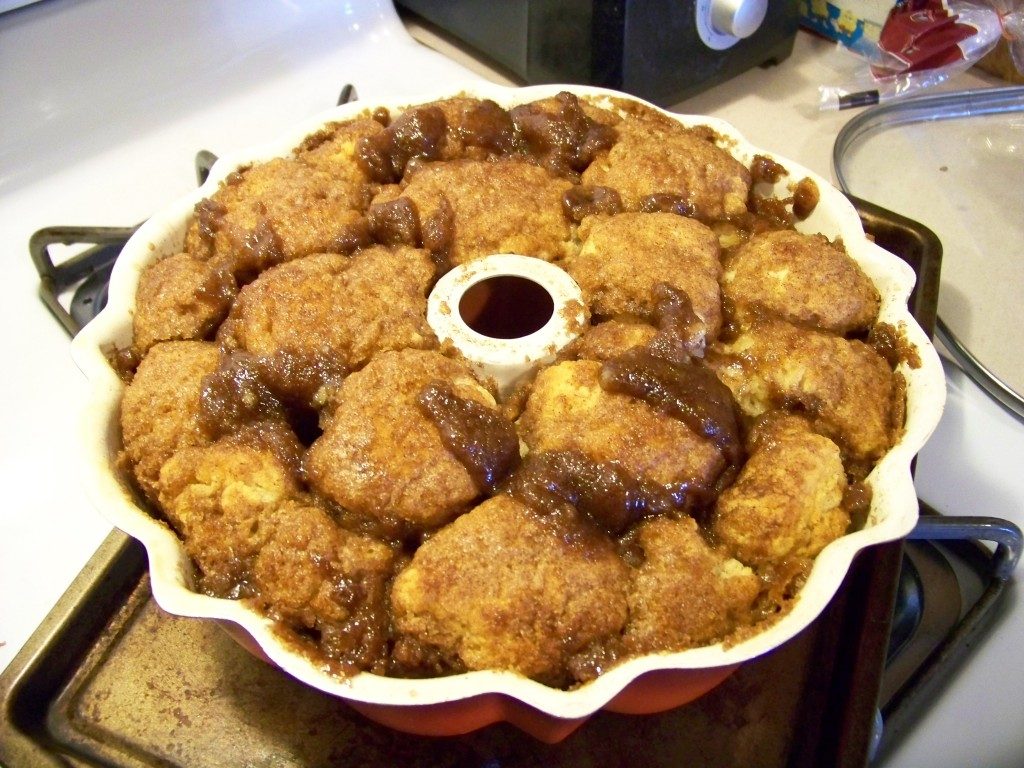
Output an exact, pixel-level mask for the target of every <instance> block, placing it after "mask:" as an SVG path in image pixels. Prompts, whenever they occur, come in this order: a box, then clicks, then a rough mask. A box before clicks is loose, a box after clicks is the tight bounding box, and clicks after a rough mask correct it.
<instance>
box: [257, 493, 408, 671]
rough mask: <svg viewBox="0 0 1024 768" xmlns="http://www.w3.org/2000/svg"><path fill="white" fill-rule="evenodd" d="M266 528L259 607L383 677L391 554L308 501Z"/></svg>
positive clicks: (286, 506)
mask: <svg viewBox="0 0 1024 768" xmlns="http://www.w3.org/2000/svg"><path fill="white" fill-rule="evenodd" d="M262 527H263V528H264V529H266V531H267V533H266V540H265V542H264V543H263V545H262V546H261V547H260V549H259V552H258V553H257V554H256V556H255V558H254V560H253V565H252V581H253V584H254V586H255V587H256V589H257V598H256V599H257V602H258V603H259V604H260V605H261V606H263V607H264V609H265V610H266V611H267V612H268V613H269V615H270V616H271V617H273V618H276V619H279V620H283V621H285V622H288V623H289V624H290V625H292V626H297V627H302V628H306V629H310V630H314V631H316V632H318V633H320V638H321V639H320V643H321V646H324V647H325V649H327V650H329V651H330V652H331V654H332V655H333V656H335V657H336V658H337V657H340V658H344V659H347V660H348V661H350V662H351V663H354V664H355V665H356V666H357V667H358V668H361V669H373V670H374V671H378V672H382V671H383V667H384V660H383V650H384V643H385V642H386V639H387V624H388V620H387V616H388V614H387V590H386V586H385V582H386V580H387V579H388V578H389V577H390V575H391V566H392V561H393V553H392V551H391V549H389V548H388V547H387V546H385V545H384V544H382V543H381V542H379V541H377V540H375V539H372V538H369V537H367V536H360V535H358V534H355V533H352V532H350V531H346V530H345V529H343V528H340V527H339V526H338V524H337V523H336V522H335V521H334V520H333V519H332V518H331V517H330V515H328V514H327V512H326V511H324V510H323V509H322V508H321V507H320V506H318V505H317V504H315V503H314V502H313V501H312V500H310V499H305V498H301V499H290V500H287V501H285V502H283V503H282V504H280V505H279V506H277V507H276V508H275V509H273V510H272V511H269V512H268V513H267V514H265V515H264V516H263V519H262Z"/></svg>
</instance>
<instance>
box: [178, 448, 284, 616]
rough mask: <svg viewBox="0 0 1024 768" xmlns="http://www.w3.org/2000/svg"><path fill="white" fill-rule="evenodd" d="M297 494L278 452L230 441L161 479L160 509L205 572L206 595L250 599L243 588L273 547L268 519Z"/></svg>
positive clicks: (196, 453)
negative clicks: (259, 557) (264, 551)
mask: <svg viewBox="0 0 1024 768" xmlns="http://www.w3.org/2000/svg"><path fill="white" fill-rule="evenodd" d="M298 492H299V486H298V483H297V481H296V479H295V477H294V475H293V473H292V472H291V470H290V469H289V468H288V467H287V466H286V465H285V463H284V462H282V461H281V460H280V459H279V458H278V457H277V456H275V455H274V453H273V452H272V451H270V450H267V449H261V448H258V447H254V446H250V445H244V444H240V443H237V442H234V441H231V440H223V439H222V440H218V441H217V442H216V443H213V444H211V445H206V446H201V447H193V448H185V449H183V450H181V451H178V452H177V453H176V454H174V456H172V457H171V458H170V459H169V460H168V461H167V463H166V464H164V466H163V469H162V470H161V472H160V483H159V501H160V506H161V508H162V509H163V510H164V514H165V515H166V516H167V519H168V520H169V521H170V523H171V525H172V526H173V527H174V528H175V530H177V531H178V532H179V533H180V534H181V536H182V538H183V539H184V541H185V549H186V551H187V552H188V553H189V555H190V556H191V557H192V559H193V560H194V561H195V562H196V564H197V565H198V566H199V569H200V571H201V573H202V577H201V580H200V583H201V586H202V588H203V590H204V591H206V592H209V593H211V594H214V595H218V596H221V597H244V596H247V595H244V594H241V593H240V592H239V590H240V589H242V587H241V586H240V585H244V584H247V583H248V581H249V579H248V576H249V571H250V568H251V566H252V562H253V558H255V556H256V554H257V553H258V552H259V551H260V548H261V547H262V546H263V543H264V542H265V541H266V538H267V535H268V532H269V531H268V528H267V527H266V525H265V522H264V519H265V516H266V514H267V512H268V510H273V509H275V508H276V507H277V506H278V505H279V504H281V502H282V501H284V500H285V499H287V498H289V497H291V496H294V495H295V494H297V493H298Z"/></svg>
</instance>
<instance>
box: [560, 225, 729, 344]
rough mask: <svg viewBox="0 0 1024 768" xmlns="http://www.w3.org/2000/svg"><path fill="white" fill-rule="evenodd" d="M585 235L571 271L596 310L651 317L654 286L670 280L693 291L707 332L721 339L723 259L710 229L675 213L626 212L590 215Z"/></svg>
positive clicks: (692, 297) (569, 265)
mask: <svg viewBox="0 0 1024 768" xmlns="http://www.w3.org/2000/svg"><path fill="white" fill-rule="evenodd" d="M580 236H581V238H583V245H582V246H581V247H580V251H579V253H578V254H577V255H575V256H573V257H571V258H570V259H569V260H568V262H567V263H566V270H567V271H568V272H569V274H570V275H572V277H573V279H575V280H576V282H577V283H578V284H579V286H580V288H581V289H582V291H583V296H584V298H585V299H586V300H587V302H588V303H589V305H590V309H591V311H592V312H593V313H594V314H595V315H597V316H598V317H614V316H615V315H624V314H625V315H634V316H639V317H644V318H649V317H652V316H653V314H654V310H655V298H654V287H655V286H656V285H658V284H659V283H666V284H668V285H670V286H672V287H674V288H677V289H680V290H682V291H683V292H685V293H686V294H687V296H689V298H690V303H691V304H692V305H693V310H694V312H695V313H696V314H697V317H698V318H700V320H701V321H702V324H703V326H704V333H705V335H706V336H707V337H709V340H713V339H715V338H717V336H718V331H719V329H720V328H721V325H722V301H721V297H720V295H719V287H718V278H719V275H720V273H721V264H720V262H719V260H718V238H717V237H715V234H714V233H713V232H712V231H711V230H710V229H708V228H707V227H705V226H704V225H703V224H701V223H700V222H698V221H695V220H693V219H688V218H685V217H683V216H677V215H676V214H673V213H621V214H618V215H617V216H610V217H599V218H595V219H587V220H585V221H584V224H583V226H581V227H580ZM638 254H643V256H642V257H638Z"/></svg>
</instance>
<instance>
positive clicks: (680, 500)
mask: <svg viewBox="0 0 1024 768" xmlns="http://www.w3.org/2000/svg"><path fill="white" fill-rule="evenodd" d="M503 490H504V492H505V493H508V494H510V495H511V496H513V497H515V498H516V499H518V500H519V501H522V502H523V503H524V504H527V505H529V506H530V507H532V508H533V509H535V510H538V511H540V512H543V513H545V514H555V513H558V512H559V511H560V510H563V509H564V508H565V507H566V506H570V507H574V508H575V509H576V510H577V511H578V512H580V513H581V514H583V515H586V516H587V517H589V518H590V519H591V520H592V521H593V522H595V523H596V524H597V525H598V526H599V527H601V528H602V529H604V530H605V531H606V532H607V533H609V534H611V535H613V536H614V535H618V534H620V533H622V532H623V531H625V530H626V529H628V528H629V527H630V526H631V525H632V524H633V523H635V522H636V521H637V520H640V519H642V518H644V517H649V516H651V515H657V514H662V513H665V512H668V511H670V510H677V509H681V510H685V509H687V508H688V507H692V506H694V504H695V502H696V500H697V497H698V496H701V495H702V494H701V493H700V490H699V489H696V488H694V487H693V486H690V485H687V484H685V483H679V484H676V485H671V486H661V485H658V484H657V483H653V482H650V481H648V480H645V479H643V478H636V477H633V476H632V475H630V474H629V473H627V472H626V471H625V470H623V469H622V467H621V466H619V465H618V464H616V463H614V462H596V461H593V460H591V459H589V458H588V457H587V456H585V455H583V454H582V453H580V452H579V451H544V452H541V453H533V454H529V455H528V456H527V457H526V459H525V460H524V461H523V464H522V466H521V467H520V469H519V470H518V471H516V472H515V473H514V474H512V476H511V477H510V478H509V480H508V482H507V483H506V485H505V486H504V488H503Z"/></svg>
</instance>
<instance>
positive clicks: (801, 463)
mask: <svg viewBox="0 0 1024 768" xmlns="http://www.w3.org/2000/svg"><path fill="white" fill-rule="evenodd" d="M757 429H758V431H759V432H760V434H757V435H755V437H754V443H755V448H754V451H753V452H752V454H751V455H750V458H749V459H748V460H747V463H746V465H745V466H744V467H743V470H742V471H741V472H740V476H739V478H738V479H737V481H736V483H735V484H734V485H732V486H731V487H729V488H727V489H726V490H725V492H724V493H722V495H721V496H720V497H719V499H718V503H717V504H716V505H715V514H714V518H713V521H712V531H713V532H714V534H715V536H716V537H717V539H718V540H719V541H720V542H722V544H723V545H724V546H725V547H726V548H727V549H728V550H729V551H730V552H732V553H733V555H734V556H735V557H736V558H737V559H738V560H740V561H742V562H743V563H745V564H747V565H749V566H752V567H755V568H765V567H770V566H771V565H772V564H775V563H781V562H783V561H785V560H787V559H789V558H794V557H802V558H812V557H814V556H815V555H817V554H818V553H819V552H820V551H821V550H822V549H823V548H824V547H825V545H827V544H829V543H830V542H832V541H833V540H835V539H837V538H839V537H840V536H842V535H843V533H845V532H846V529H847V527H848V526H849V524H850V516H849V515H848V514H847V512H846V510H845V509H844V508H843V506H842V502H843V493H844V492H845V490H846V473H845V471H844V469H843V462H842V459H841V457H840V453H839V448H838V446H836V444H835V443H833V442H832V441H831V440H829V439H828V438H827V437H822V436H821V435H817V434H815V433H814V432H812V431H811V429H810V426H809V425H808V423H807V422H806V420H804V419H802V418H800V417H798V416H791V415H784V414H774V415H773V416H772V417H771V418H769V419H768V420H767V421H765V422H762V423H760V424H759V425H758V428H757Z"/></svg>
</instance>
